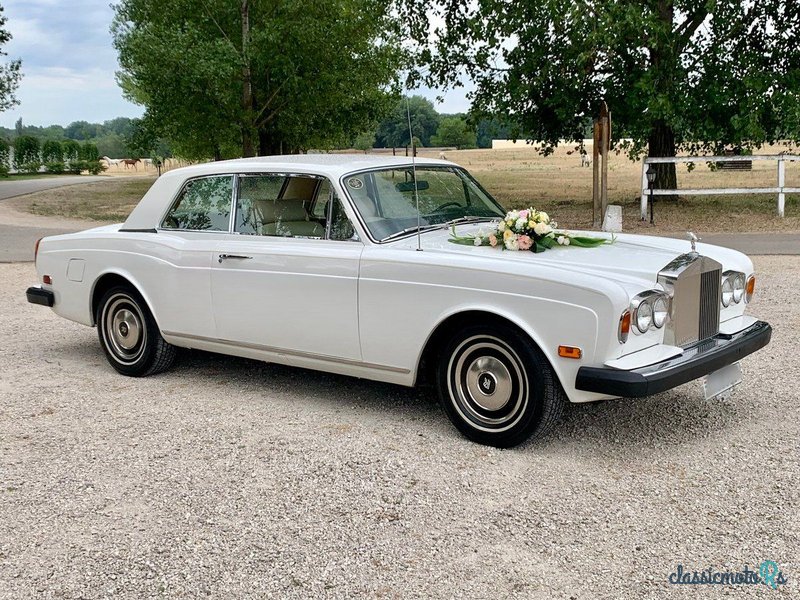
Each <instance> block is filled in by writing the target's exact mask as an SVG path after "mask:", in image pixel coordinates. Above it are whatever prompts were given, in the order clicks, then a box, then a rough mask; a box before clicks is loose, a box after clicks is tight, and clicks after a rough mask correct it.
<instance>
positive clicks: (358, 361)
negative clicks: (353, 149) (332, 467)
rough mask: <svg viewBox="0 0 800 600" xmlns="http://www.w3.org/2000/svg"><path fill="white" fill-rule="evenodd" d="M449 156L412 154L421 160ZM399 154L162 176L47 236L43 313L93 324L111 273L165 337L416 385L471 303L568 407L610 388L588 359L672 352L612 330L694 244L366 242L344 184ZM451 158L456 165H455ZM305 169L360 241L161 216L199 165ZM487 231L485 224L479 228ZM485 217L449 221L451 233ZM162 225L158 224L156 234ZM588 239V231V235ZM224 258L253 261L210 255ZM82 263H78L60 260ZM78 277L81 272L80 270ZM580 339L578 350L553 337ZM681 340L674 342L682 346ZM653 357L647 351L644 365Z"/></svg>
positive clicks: (727, 313)
mask: <svg viewBox="0 0 800 600" xmlns="http://www.w3.org/2000/svg"><path fill="white" fill-rule="evenodd" d="M422 164H425V165H431V164H435V165H453V163H449V162H447V161H434V160H428V159H425V160H424V161H423V160H420V161H419V162H418V165H422ZM400 165H408V161H407V159H399V158H398V159H390V158H385V157H358V156H347V157H343V156H332V155H323V156H314V157H311V156H305V157H275V158H264V157H262V158H258V159H246V160H237V161H226V162H220V163H210V164H205V165H198V166H194V167H188V168H186V169H178V170H175V171H171V172H168V173H166V174H164V175H163V176H162V177H161V178H159V179H158V180H157V181H156V182H155V183H154V185H153V186H152V188H151V189H150V190H149V191H148V192H147V194H146V195H145V197H144V198H143V199H142V201H141V202H140V203H139V205H138V206H137V207H136V208H135V209H134V211H133V212H132V213H131V215H130V217H129V218H128V219H127V221H126V222H125V224H124V225H112V226H106V227H99V228H95V229H90V230H88V231H84V232H81V233H77V234H70V235H63V236H55V237H49V238H45V239H44V240H43V241H42V243H41V246H40V248H39V252H38V258H37V263H36V266H37V271H38V274H39V277H40V280H41V277H42V276H43V275H50V276H51V277H52V278H53V284H52V285H44V286H43V287H44V288H45V289H48V290H51V291H52V292H53V293H54V295H55V303H54V306H53V310H54V311H55V312H56V313H57V314H59V315H61V316H63V317H65V318H67V319H71V320H73V321H77V322H79V323H83V324H85V325H93V324H94V318H93V315H92V302H93V293H94V287H95V285H96V283H97V282H98V280H99V279H100V278H101V277H102V276H104V275H108V274H115V275H118V276H120V277H123V278H125V279H126V280H128V281H129V282H130V283H131V284H132V285H133V286H135V287H136V288H137V289H138V290H139V292H140V293H141V294H142V296H143V297H144V299H145V301H146V302H147V304H148V306H149V308H150V310H151V312H152V313H153V316H154V318H155V320H156V322H157V324H158V327H159V328H160V330H161V332H162V334H163V336H164V338H165V339H166V340H167V341H168V342H170V343H172V344H175V345H178V346H185V347H193V348H199V349H203V350H209V351H215V352H221V353H226V354H233V355H237V356H244V357H249V358H255V359H259V360H266V361H271V362H279V363H284V364H290V365H296V366H301V367H307V368H312V369H320V370H325V371H330V372H335V373H340V374H345V375H351V376H355V377H363V378H369V379H376V380H381V381H387V382H390V383H397V384H401V385H414V383H415V382H416V381H417V376H418V369H419V366H420V359H421V356H422V354H423V350H424V348H425V345H426V342H427V341H428V339H429V338H430V336H431V335H432V333H433V332H434V331H435V330H436V328H437V326H439V325H440V324H441V323H443V322H445V321H446V320H447V319H448V318H449V317H452V316H454V315H458V314H461V313H463V312H467V311H480V312H482V313H490V314H493V315H497V316H499V317H503V318H505V319H507V320H509V321H511V322H513V323H515V324H517V325H518V326H519V327H520V328H521V329H522V330H523V331H525V332H526V333H527V334H528V335H529V336H530V338H531V340H532V341H533V342H534V343H535V344H537V345H538V347H539V348H540V349H541V350H542V352H543V353H544V354H545V356H546V357H547V359H548V360H549V362H550V364H551V365H552V367H553V369H554V370H555V372H556V374H557V375H558V378H559V379H560V381H561V384H562V386H563V388H564V390H565V392H566V394H567V396H568V397H569V399H570V400H571V401H572V402H586V401H592V400H597V399H601V398H606V397H608V396H603V395H600V394H596V393H589V392H583V391H580V390H577V389H575V378H576V374H577V371H578V369H579V368H580V367H581V366H584V365H590V366H600V365H609V366H617V367H619V368H634V367H636V366H642V365H645V364H652V362H657V361H658V360H662V359H663V358H664V357H665V356H667V355H670V356H674V354H675V351H676V350H675V347H674V346H668V345H666V344H663V336H664V333H663V330H651V331H649V332H647V333H646V334H642V335H635V334H633V333H632V334H631V335H630V337H629V339H628V341H627V342H626V343H625V344H621V343H620V342H619V341H618V339H617V327H618V323H619V318H620V314H621V313H622V311H623V310H625V308H627V307H628V305H629V303H630V301H631V298H632V297H633V296H634V295H636V294H637V293H640V292H642V291H644V290H647V289H660V286H659V284H657V282H656V276H657V273H658V272H659V270H661V269H662V268H663V267H664V266H665V265H667V263H669V262H670V261H671V260H672V259H674V258H675V257H677V256H679V255H681V254H684V253H686V252H688V251H689V249H690V247H689V242H688V241H681V240H673V239H667V238H657V237H645V236H636V235H619V236H617V239H616V242H615V243H614V244H610V245H606V246H601V247H598V248H593V249H583V248H574V247H557V248H554V249H551V250H548V251H547V252H545V253H542V254H534V253H531V252H509V251H501V250H499V249H497V248H490V247H473V246H463V245H456V244H452V243H450V242H449V241H448V237H449V231H447V230H445V229H439V230H435V231H429V232H425V233H423V234H422V235H421V236H420V240H419V242H420V244H421V248H422V252H419V251H417V244H418V240H417V236H416V235H412V236H409V237H406V238H402V239H398V240H396V241H393V242H388V243H376V242H374V241H372V240H371V239H370V238H369V235H368V232H367V231H366V230H365V228H364V227H363V226H362V224H361V223H360V222H359V220H358V218H357V215H356V213H355V209H354V207H353V206H352V204H351V203H350V202H348V201H347V199H348V196H347V193H346V190H345V189H343V186H342V185H341V179H342V177H343V176H345V175H347V174H348V173H352V172H354V171H359V170H363V169H365V168H376V167H381V166H384V167H385V166H400ZM453 166H454V165H453ZM215 173H218V174H225V173H233V174H241V173H282V174H310V175H317V176H323V177H327V178H328V179H330V181H331V183H332V185H333V187H334V189H335V190H336V192H337V194H338V195H339V197H340V198H341V199H342V200H343V201H344V202H345V206H344V208H345V212H346V214H347V215H348V217H349V218H350V220H351V221H352V223H353V225H354V228H355V230H356V232H357V234H358V238H359V240H355V241H331V240H322V239H302V238H280V237H265V236H250V235H237V234H231V233H227V232H208V231H202V232H192V231H176V230H165V229H161V228H160V223H161V220H162V218H163V217H164V215H165V213H166V211H167V210H168V208H169V206H170V205H171V203H172V201H173V199H174V198H175V196H176V194H177V193H178V191H179V190H180V189H181V187H182V185H183V183H184V182H185V181H186V180H187V179H190V178H193V177H198V176H203V175H209V174H215ZM483 227H486V225H483ZM480 228H481V226H480V225H466V226H461V227H459V228H458V231H459V233H460V234H468V233H469V232H471V231H478V230H479V229H480ZM156 230H157V232H156ZM589 234H590V235H598V234H597V233H596V232H590V233H589ZM697 250H698V252H700V253H701V254H703V255H706V256H709V257H711V258H714V259H715V260H717V261H719V262H720V263H722V265H723V270H728V269H733V270H737V271H741V272H743V273H745V275H747V276H749V275H750V274H751V273H752V272H753V265H752V262H751V261H750V259H749V258H747V257H746V256H745V255H743V254H741V253H739V252H736V251H733V250H729V249H725V248H719V247H715V246H710V245H704V244H698V246H697ZM220 254H235V255H243V256H247V257H250V258H248V259H246V260H235V259H234V260H224V261H222V262H220V261H219V255H220ZM74 259H78V260H82V261H84V263H83V265H82V266H81V267H80V268H78V267H77V266H73V267H72V268H71V269H70V267H69V264H70V260H74ZM67 269H70V276H71V278H72V279H75V278H76V275H75V273H77V272H78V271H79V270H81V269H82V277H81V281H73V280H71V279H70V278H68V277H67ZM744 309H745V304H744V303H740V304H736V305H731V306H730V307H728V308H724V309H722V311H721V316H720V321H721V323H722V324H721V329H722V330H724V331H726V332H728V333H732V332H734V331H742V330H743V329H745V328H746V327H747V326H748V325H749V324H752V323H753V322H754V320H753V319H751V318H750V317H745V318H743V312H744ZM559 345H568V346H576V347H579V348H580V349H581V350H582V357H581V359H579V360H575V359H568V358H562V357H559V356H558V351H557V349H558V346H559ZM678 350H680V349H678ZM647 361H651V362H650V363H648V362H647Z"/></svg>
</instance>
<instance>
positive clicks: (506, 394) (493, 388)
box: [466, 356, 511, 410]
mask: <svg viewBox="0 0 800 600" xmlns="http://www.w3.org/2000/svg"><path fill="white" fill-rule="evenodd" d="M466 384H467V389H468V390H469V395H470V396H471V397H472V399H473V400H474V402H475V404H477V405H478V406H480V407H481V408H483V409H485V410H500V409H501V408H503V407H504V406H505V405H506V404H508V401H509V400H510V399H511V374H510V373H509V372H508V369H507V368H506V366H505V365H504V364H503V363H502V362H500V360H498V359H496V358H494V357H493V356H481V357H480V358H477V359H475V360H474V361H472V364H470V366H469V367H468V368H467V380H466Z"/></svg>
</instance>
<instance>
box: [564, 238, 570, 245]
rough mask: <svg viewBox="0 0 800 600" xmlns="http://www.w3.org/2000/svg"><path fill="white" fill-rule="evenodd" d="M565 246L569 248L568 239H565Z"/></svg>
mask: <svg viewBox="0 0 800 600" xmlns="http://www.w3.org/2000/svg"><path fill="white" fill-rule="evenodd" d="M564 245H565V246H569V238H568V237H565V238H564Z"/></svg>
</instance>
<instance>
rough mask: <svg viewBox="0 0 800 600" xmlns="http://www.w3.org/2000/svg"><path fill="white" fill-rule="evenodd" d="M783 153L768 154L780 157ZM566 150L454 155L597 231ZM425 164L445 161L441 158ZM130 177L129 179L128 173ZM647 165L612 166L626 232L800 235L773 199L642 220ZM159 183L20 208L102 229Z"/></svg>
mask: <svg viewBox="0 0 800 600" xmlns="http://www.w3.org/2000/svg"><path fill="white" fill-rule="evenodd" d="M781 150H783V148H767V149H764V150H763V153H764V154H775V153H777V152H780V151H781ZM569 151H570V149H569V148H559V149H557V150H556V152H555V153H554V154H553V155H551V156H548V157H543V156H540V155H539V154H538V153H537V152H536V150H534V149H532V148H525V147H523V148H519V149H509V150H461V151H450V152H446V153H445V154H446V156H447V158H448V159H450V160H453V161H455V162H457V163H459V164H461V165H463V166H464V167H466V168H468V169H469V170H470V171H471V172H472V173H473V174H474V175H475V176H476V177H477V179H478V180H479V181H480V182H481V183H482V184H483V186H484V187H485V188H486V189H487V190H489V192H491V193H492V194H494V195H495V196H496V197H497V198H498V200H500V201H501V202H502V203H503V204H504V205H505V206H506V207H507V208H520V207H523V206H528V205H533V206H535V207H536V208H539V209H540V210H546V211H547V212H548V213H550V214H551V215H553V216H554V217H555V218H556V219H557V220H558V221H559V224H560V225H561V226H562V227H565V228H571V229H580V228H589V227H590V226H591V221H592V204H591V201H592V170H591V168H587V167H581V166H580V158H579V155H578V154H577V152H573V153H571V154H570V153H569ZM420 156H423V157H425V156H431V157H434V158H437V157H438V156H439V152H438V151H435V152H433V151H430V152H426V151H425V150H424V149H423V150H422V151H421V152H420ZM775 169H776V166H775V163H771V162H769V163H767V162H763V163H760V162H755V163H753V171H724V172H721V171H716V172H714V171H710V170H709V169H708V167H707V166H705V165H703V164H698V165H697V167H696V168H695V170H694V171H692V172H688V171H687V169H686V166H685V165H683V166H682V165H679V167H678V185H679V186H680V187H682V188H709V187H717V186H737V187H771V186H774V185H775ZM120 174H122V173H120ZM640 177H641V163H639V162H632V161H630V160H628V159H627V158H626V157H625V156H624V155H613V154H612V156H611V159H610V161H609V173H608V180H609V192H608V193H609V201H610V202H611V203H614V204H620V205H622V207H623V215H624V227H625V230H626V231H632V232H640V233H665V232H676V231H685V230H687V229H692V230H697V231H699V232H709V233H710V232H728V231H742V232H746V231H800V196H798V195H787V197H786V217H785V218H784V219H779V218H778V217H777V216H776V199H775V197H774V196H773V195H750V196H737V197H731V196H698V197H685V196H684V197H680V199H678V200H659V201H657V203H656V206H655V216H656V226H655V227H651V226H650V225H649V223H642V222H641V221H640V220H639V202H638V200H637V198H638V196H639V181H640ZM153 181H154V178H153V177H152V175H151V176H142V177H140V178H137V179H134V180H121V179H115V178H109V180H108V181H104V182H101V183H91V184H86V185H79V186H71V187H68V188H62V189H55V190H48V191H44V192H38V193H36V194H31V195H30V196H25V197H22V198H19V199H17V200H16V201H15V205H16V206H17V207H19V208H21V209H23V210H27V211H28V212H32V213H34V214H39V215H48V216H65V217H71V218H80V219H91V220H96V221H104V222H109V221H121V220H124V219H125V217H126V216H127V215H128V213H129V212H130V211H131V209H132V208H133V207H134V206H135V205H136V203H137V202H138V201H139V199H140V198H141V197H142V196H143V195H144V193H145V192H146V191H147V189H148V188H149V186H150V185H151V184H152V182H153ZM786 185H787V186H793V187H800V165H798V164H797V163H787V166H786Z"/></svg>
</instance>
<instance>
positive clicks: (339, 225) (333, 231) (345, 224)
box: [329, 194, 358, 241]
mask: <svg viewBox="0 0 800 600" xmlns="http://www.w3.org/2000/svg"><path fill="white" fill-rule="evenodd" d="M329 239H332V240H339V241H349V240H358V235H357V234H356V231H355V229H353V224H352V223H351V222H350V219H348V218H347V213H345V212H344V207H343V206H342V201H341V200H340V199H339V198H338V196H336V195H335V194H334V195H333V207H332V214H331V228H330V238H329Z"/></svg>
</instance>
